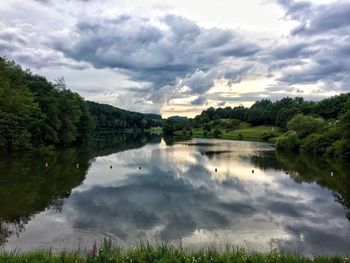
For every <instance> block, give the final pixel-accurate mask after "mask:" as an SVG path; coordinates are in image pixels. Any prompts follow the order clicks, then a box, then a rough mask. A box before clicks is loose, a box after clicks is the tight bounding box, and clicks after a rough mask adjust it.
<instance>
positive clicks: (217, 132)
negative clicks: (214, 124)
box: [212, 129, 222, 138]
mask: <svg viewBox="0 0 350 263" xmlns="http://www.w3.org/2000/svg"><path fill="white" fill-rule="evenodd" d="M221 134H222V132H221V131H220V130H219V129H215V130H214V131H213V132H212V135H213V137H214V138H220V135H221Z"/></svg>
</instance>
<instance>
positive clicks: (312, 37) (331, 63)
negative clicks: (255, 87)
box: [265, 0, 350, 92]
mask: <svg viewBox="0 0 350 263" xmlns="http://www.w3.org/2000/svg"><path fill="white" fill-rule="evenodd" d="M277 2H278V3H279V4H280V5H282V6H283V8H284V9H285V11H286V13H285V19H290V20H294V21H296V22H298V23H299V25H298V26H297V27H295V28H294V29H293V30H292V31H291V32H290V34H291V36H290V38H289V39H288V40H289V41H288V43H286V44H283V45H281V44H277V45H276V46H275V48H274V50H273V51H272V52H271V53H269V54H268V55H267V59H266V61H265V62H267V61H270V65H269V72H270V74H272V75H273V73H274V72H275V73H280V74H281V76H280V77H279V79H278V80H279V81H280V84H281V85H283V84H287V85H294V84H316V83H318V82H320V81H322V82H323V86H324V87H322V89H323V91H329V90H330V89H331V90H335V91H338V92H347V91H349V90H350V87H349V85H348V84H349V77H348V72H349V70H350V67H349V63H348V62H347V61H349V60H350V53H349V45H348V43H349V40H350V38H349V34H350V16H349V14H350V2H349V1H337V2H333V3H329V4H312V3H310V2H308V1H298V2H296V1H294V0H278V1H277ZM271 55H272V56H271Z"/></svg>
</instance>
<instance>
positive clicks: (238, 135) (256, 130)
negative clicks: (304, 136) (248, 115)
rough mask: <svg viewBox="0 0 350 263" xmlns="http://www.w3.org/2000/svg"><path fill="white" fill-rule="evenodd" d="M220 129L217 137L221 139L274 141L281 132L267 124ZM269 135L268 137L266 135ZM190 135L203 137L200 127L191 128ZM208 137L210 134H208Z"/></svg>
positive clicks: (244, 124)
mask: <svg viewBox="0 0 350 263" xmlns="http://www.w3.org/2000/svg"><path fill="white" fill-rule="evenodd" d="M219 130H220V131H221V135H220V137H219V138H221V139H229V140H244V141H269V142H272V143H274V142H275V141H276V139H277V138H278V137H279V136H281V135H282V132H280V131H279V129H277V128H275V127H273V126H269V125H261V126H249V125H248V124H246V123H243V124H241V126H240V127H239V128H237V129H234V130H232V131H227V130H225V129H222V128H221V129H219ZM267 135H269V137H267ZM192 136H193V137H197V138H204V135H203V130H202V129H193V131H192ZM208 137H209V138H211V137H210V134H209V136H208Z"/></svg>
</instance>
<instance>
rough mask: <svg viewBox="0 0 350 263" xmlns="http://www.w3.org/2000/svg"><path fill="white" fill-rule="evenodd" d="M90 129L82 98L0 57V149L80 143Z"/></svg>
mask: <svg viewBox="0 0 350 263" xmlns="http://www.w3.org/2000/svg"><path fill="white" fill-rule="evenodd" d="M93 128H94V122H93V119H92V117H91V115H90V113H89V110H88V108H87V105H86V103H85V101H84V99H83V98H82V97H81V96H79V95H78V94H77V93H74V92H72V91H70V90H69V89H67V88H66V85H65V83H64V79H63V78H59V79H58V80H57V81H56V83H55V84H52V83H50V82H48V81H47V80H46V79H45V78H44V77H41V76H38V75H34V74H32V73H31V72H30V71H29V70H23V69H22V68H21V67H20V66H19V65H17V64H15V63H14V62H12V61H7V60H6V59H4V58H0V148H1V149H7V150H17V149H30V148H37V147H41V146H45V145H70V144H72V143H78V142H82V141H84V140H85V139H86V138H87V136H88V135H89V134H90V133H91V131H92V130H93Z"/></svg>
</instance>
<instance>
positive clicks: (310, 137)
mask: <svg viewBox="0 0 350 263" xmlns="http://www.w3.org/2000/svg"><path fill="white" fill-rule="evenodd" d="M223 120H225V121H223ZM228 120H230V121H228ZM240 122H244V123H248V124H250V125H252V126H258V125H272V126H275V127H277V128H279V130H281V131H283V132H285V134H284V135H283V136H281V137H280V138H278V141H277V143H276V146H277V149H280V150H288V151H302V152H308V153H310V154H314V155H318V156H319V155H325V156H333V157H341V158H347V159H349V158H350V93H347V94H340V95H337V96H333V97H330V98H327V99H324V100H321V101H319V102H314V101H305V100H304V99H303V98H302V97H296V98H289V97H287V98H283V99H281V100H277V101H271V100H269V99H263V100H260V101H257V102H255V103H254V104H253V105H252V106H251V107H250V108H246V107H244V106H238V107H233V108H232V107H225V108H216V109H215V108H213V107H211V108H208V109H206V110H204V111H202V112H201V113H200V114H199V115H197V116H196V117H194V118H193V119H184V118H174V117H172V118H168V119H167V120H166V121H165V124H164V126H163V132H164V133H166V134H172V133H174V132H175V131H178V130H181V131H182V132H183V133H184V134H185V133H186V131H188V132H189V133H191V131H192V129H202V130H203V134H209V132H210V131H211V130H212V131H211V133H212V137H220V129H225V130H226V131H230V130H234V129H236V128H238V127H239V126H240ZM268 136H269V135H268V134H266V137H267V138H268Z"/></svg>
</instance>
